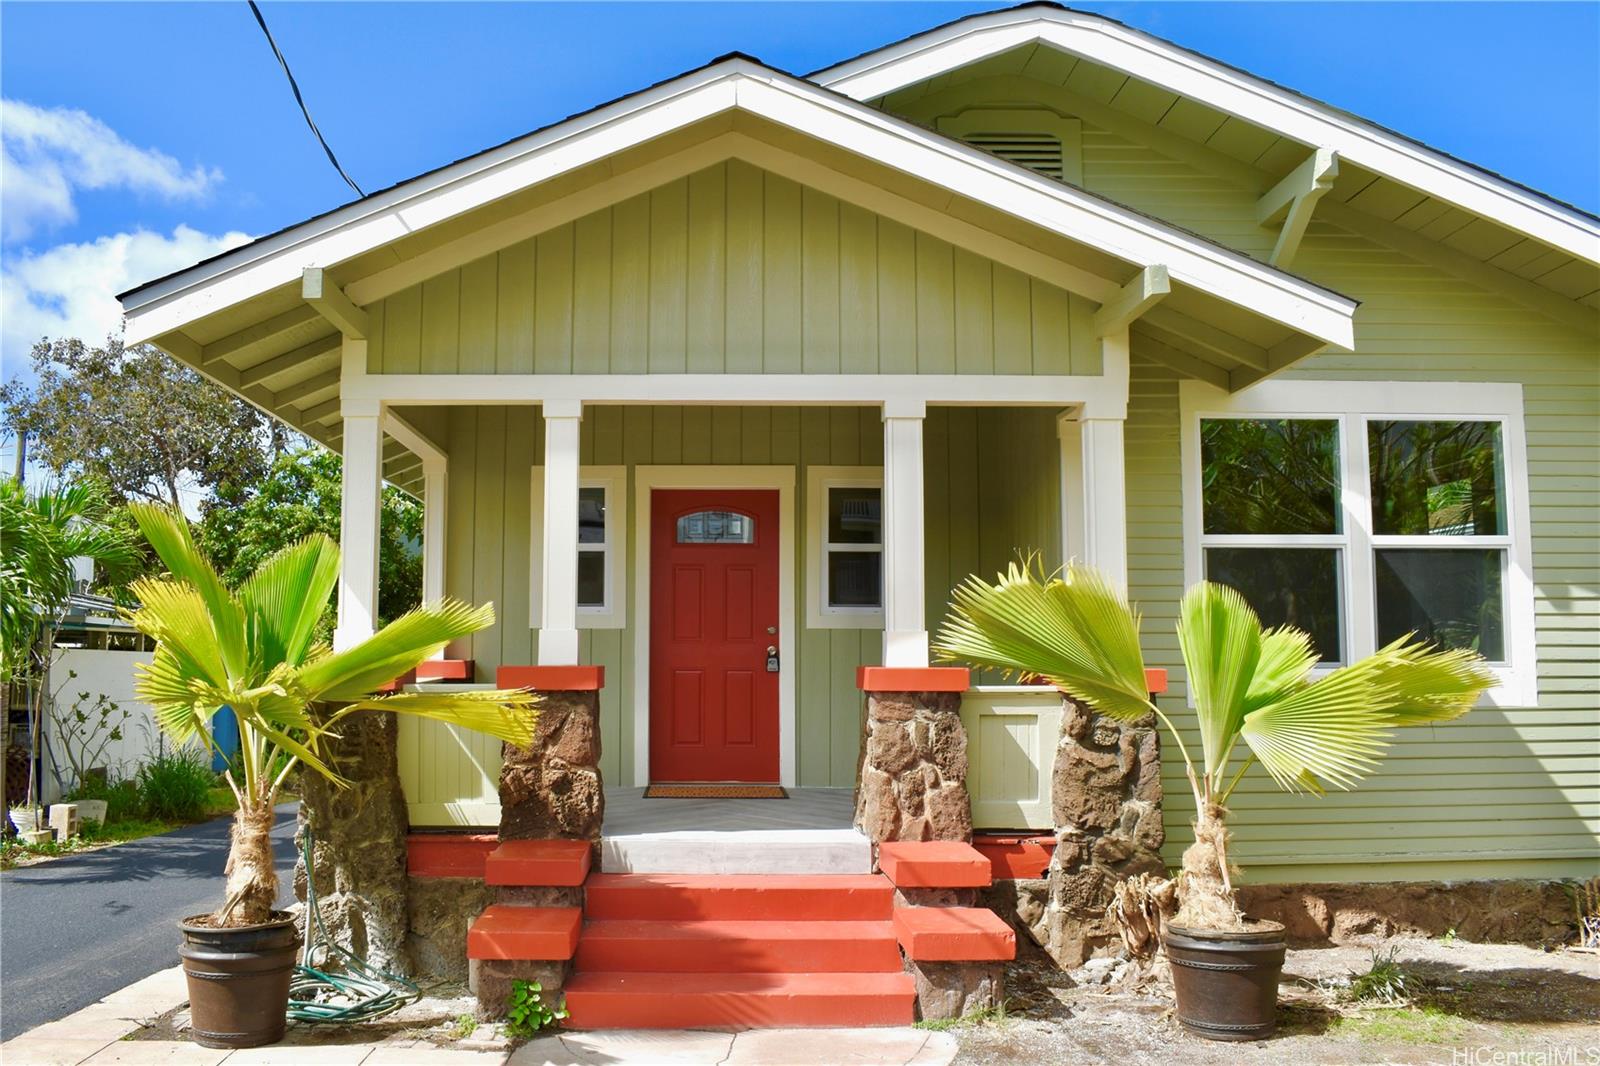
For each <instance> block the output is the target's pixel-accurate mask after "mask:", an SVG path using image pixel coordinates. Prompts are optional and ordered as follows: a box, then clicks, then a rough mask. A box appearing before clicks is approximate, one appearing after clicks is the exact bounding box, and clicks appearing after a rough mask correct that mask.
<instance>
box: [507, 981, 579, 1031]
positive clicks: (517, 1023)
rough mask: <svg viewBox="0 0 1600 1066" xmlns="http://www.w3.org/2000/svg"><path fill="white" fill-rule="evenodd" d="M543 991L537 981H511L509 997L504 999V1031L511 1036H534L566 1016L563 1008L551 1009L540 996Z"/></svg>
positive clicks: (552, 1026)
mask: <svg viewBox="0 0 1600 1066" xmlns="http://www.w3.org/2000/svg"><path fill="white" fill-rule="evenodd" d="M542 991H544V989H543V987H542V986H541V985H540V984H539V982H538V981H512V982H511V998H510V999H509V1000H507V1001H506V1032H508V1033H510V1034H511V1035H512V1036H535V1035H537V1034H539V1033H541V1032H543V1031H544V1030H546V1029H553V1028H555V1027H556V1025H558V1024H559V1023H560V1022H561V1020H562V1019H563V1018H565V1017H566V1016H567V1012H566V1009H565V1008H557V1009H555V1010H552V1009H551V1008H550V1007H549V1006H548V1005H546V1004H545V1002H544V1000H543V999H542V998H541V997H540V993H541V992H542Z"/></svg>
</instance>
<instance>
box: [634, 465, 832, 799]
mask: <svg viewBox="0 0 1600 1066" xmlns="http://www.w3.org/2000/svg"><path fill="white" fill-rule="evenodd" d="M794 488H795V468H794V467H792V466H636V467H634V468H633V492H634V501H633V515H634V519H633V529H634V542H633V543H634V576H633V618H634V626H633V680H634V684H633V783H634V785H636V786H644V785H648V784H649V783H650V556H651V552H652V548H653V545H652V543H651V539H650V513H651V505H652V503H653V494H654V492H655V490H656V489H776V490H777V493H778V655H779V660H778V661H779V662H780V663H781V664H782V669H781V670H779V672H778V775H779V782H780V783H781V784H782V785H783V786H784V787H786V788H794V787H795V684H794V678H795V674H794V671H795V668H796V666H798V665H799V661H798V660H797V659H796V658H795V631H794V630H795V627H796V626H797V625H801V624H802V623H801V621H800V619H799V618H798V616H797V614H796V611H795V588H794V580H795V544H794V537H795V511H794Z"/></svg>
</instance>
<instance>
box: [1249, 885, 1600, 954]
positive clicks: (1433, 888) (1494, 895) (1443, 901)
mask: <svg viewBox="0 0 1600 1066" xmlns="http://www.w3.org/2000/svg"><path fill="white" fill-rule="evenodd" d="M1239 906H1240V908H1241V909H1242V910H1243V911H1244V912H1245V913H1246V914H1248V915H1249V916H1250V917H1252V918H1267V919H1271V920H1272V921H1276V922H1282V923H1283V924H1284V927H1285V929H1286V931H1287V933H1288V936H1289V941H1290V943H1292V944H1297V945H1317V944H1327V943H1330V942H1331V943H1334V944H1344V943H1352V942H1360V941H1362V940H1364V939H1367V938H1376V937H1388V936H1395V935H1397V934H1411V935H1420V936H1430V937H1436V936H1443V935H1444V934H1445V933H1447V932H1449V931H1451V930H1452V929H1453V930H1455V935H1456V936H1458V937H1460V938H1461V939H1463V940H1473V941H1480V942H1487V943H1511V944H1531V945H1536V946H1552V945H1556V944H1567V943H1571V942H1572V941H1573V940H1574V938H1575V937H1576V935H1577V928H1578V919H1577V914H1576V912H1575V910H1574V908H1573V902H1572V897H1571V896H1570V895H1569V894H1568V891H1567V887H1566V885H1565V884H1564V883H1563V882H1560V881H1464V882H1456V883H1445V882H1440V881H1423V882H1399V881H1394V882H1375V883H1367V884H1307V885H1241V886H1239Z"/></svg>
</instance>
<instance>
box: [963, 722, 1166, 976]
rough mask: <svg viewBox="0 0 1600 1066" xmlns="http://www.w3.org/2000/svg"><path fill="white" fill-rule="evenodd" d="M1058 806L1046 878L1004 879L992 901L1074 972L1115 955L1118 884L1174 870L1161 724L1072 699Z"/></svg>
mask: <svg viewBox="0 0 1600 1066" xmlns="http://www.w3.org/2000/svg"><path fill="white" fill-rule="evenodd" d="M1152 717H1153V716H1152ZM1051 802H1052V806H1053V809H1054V815H1055V823H1056V827H1057V828H1056V850H1055V854H1054V855H1053V856H1052V857H1051V860H1050V866H1049V868H1048V869H1047V870H1046V871H1045V876H1044V877H1043V878H1040V879H1038V880H1027V881H1001V882H996V884H995V886H994V887H993V888H991V889H990V890H989V893H988V899H987V902H988V903H989V905H990V906H991V907H993V909H994V910H995V912H996V913H997V914H999V915H1000V916H1001V917H1003V918H1006V919H1008V920H1009V921H1011V923H1012V924H1013V925H1014V926H1015V927H1016V929H1017V930H1018V932H1019V933H1021V934H1023V935H1024V936H1026V937H1027V938H1028V939H1030V940H1032V941H1033V942H1034V943H1036V944H1038V945H1039V946H1040V947H1041V948H1043V949H1044V950H1045V952H1046V953H1047V954H1049V956H1050V957H1051V958H1052V959H1054V960H1055V961H1056V963H1057V965H1059V966H1061V967H1062V968H1063V969H1068V970H1072V969H1076V968H1077V967H1079V966H1081V965H1082V964H1083V962H1084V960H1086V959H1088V958H1089V957H1090V956H1091V955H1093V954H1095V953H1096V952H1103V951H1109V950H1114V949H1115V948H1116V946H1117V944H1118V935H1117V929H1116V925H1115V923H1114V922H1113V921H1112V919H1111V918H1110V916H1109V915H1108V914H1107V913H1106V908H1107V906H1108V905H1109V904H1110V903H1111V900H1112V890H1113V888H1114V887H1115V886H1116V883H1117V882H1118V881H1120V880H1122V879H1124V878H1127V877H1132V876H1134V875H1135V874H1139V873H1144V872H1147V871H1148V872H1151V873H1158V874H1159V873H1163V872H1164V871H1165V869H1166V867H1165V864H1164V863H1163V862H1162V861H1161V854H1160V849H1161V845H1162V842H1163V841H1164V840H1165V838H1166V834H1165V830H1164V829H1163V828H1162V824H1161V742H1160V738H1159V737H1158V735H1157V734H1156V731H1155V728H1154V722H1153V721H1151V720H1150V719H1146V720H1143V721H1140V722H1136V723H1122V722H1118V721H1116V720H1115V719H1112V718H1107V717H1106V716H1104V715H1100V714H1095V713H1093V712H1092V711H1090V710H1089V709H1088V708H1086V707H1082V706H1080V705H1078V704H1076V703H1074V702H1073V701H1071V700H1067V701H1066V706H1065V708H1064V713H1063V715H1062V719H1061V739H1060V742H1059V744H1058V746H1057V748H1056V758H1055V774H1054V777H1053V779H1052V782H1051Z"/></svg>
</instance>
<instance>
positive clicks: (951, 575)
mask: <svg viewBox="0 0 1600 1066" xmlns="http://www.w3.org/2000/svg"><path fill="white" fill-rule="evenodd" d="M446 414H447V418H448V433H447V438H448V447H449V450H450V482H449V484H450V504H449V529H448V536H449V550H448V552H447V563H446V584H447V591H448V593H449V594H450V595H452V596H459V597H462V598H467V599H471V600H472V601H473V602H477V603H483V602H489V601H492V602H493V603H494V604H495V607H496V614H497V621H496V624H495V626H494V627H493V628H491V629H488V630H486V631H484V632H482V633H479V634H476V635H475V636H473V637H471V638H469V639H468V640H466V641H463V642H462V643H461V645H460V646H458V647H456V648H454V649H452V654H454V655H459V656H462V657H467V658H472V659H474V660H476V663H477V670H478V677H479V679H480V680H491V679H492V678H493V676H494V671H495V669H496V667H498V666H499V665H501V664H502V663H504V664H523V663H531V662H532V661H533V657H534V655H535V653H536V651H537V648H538V635H537V633H536V632H535V631H534V630H533V629H532V628H531V627H530V626H529V621H528V618H529V602H528V601H529V589H528V583H529V562H530V559H529V551H530V547H529V546H530V543H531V541H530V522H531V518H530V513H529V512H530V503H529V486H530V483H531V478H532V474H531V470H532V468H533V467H534V466H536V465H539V464H541V463H542V462H543V439H544V429H543V421H542V419H541V418H540V416H539V414H538V410H537V408H531V407H501V408H466V407H463V408H451V409H448V410H447V412H446ZM926 438H927V463H926V474H927V484H926V491H927V498H928V510H927V558H928V566H927V580H928V584H927V600H928V624H929V627H930V628H933V627H935V626H936V625H937V624H938V622H939V620H940V619H942V618H943V616H944V613H945V605H946V601H947V594H948V591H949V589H950V587H951V585H953V584H954V583H955V582H956V581H958V580H960V578H961V577H964V576H965V575H966V574H968V573H971V572H974V571H976V572H980V573H993V572H994V571H995V570H997V569H1000V568H1001V567H1003V566H1004V565H1005V563H1006V561H1007V560H1008V559H1009V558H1012V557H1014V556H1015V554H1016V553H1017V552H1018V551H1023V550H1040V551H1043V552H1044V553H1045V557H1046V560H1047V562H1048V563H1049V564H1050V565H1052V566H1053V565H1057V564H1058V563H1059V561H1060V560H1059V547H1058V546H1059V544H1060V532H1059V530H1060V517H1059V515H1060V502H1059V500H1060V497H1059V481H1060V478H1059V463H1058V460H1057V455H1058V450H1057V445H1056V439H1055V420H1054V416H1053V414H1052V413H1051V412H1048V411H1043V410H1038V409H1022V410H1016V409H1007V410H1000V409H977V408H933V409H930V411H929V412H928V421H927V429H926ZM580 456H581V462H582V463H583V464H584V465H586V466H617V465H625V466H628V467H629V468H630V477H629V484H630V488H629V495H630V499H629V503H628V521H627V530H626V537H627V540H628V549H627V550H628V556H627V558H628V560H629V570H630V577H629V589H628V595H627V603H626V604H625V605H624V610H625V611H626V613H627V621H628V625H627V628H624V629H585V630H582V631H581V637H580V647H579V653H580V656H581V658H582V660H583V661H584V662H585V663H592V664H597V665H601V666H604V667H605V669H606V688H605V691H604V693H603V694H602V696H601V701H600V704H601V716H600V717H601V751H602V755H601V770H602V773H603V774H604V776H605V779H606V780H607V781H609V782H612V783H619V782H621V783H631V782H632V780H633V773H634V767H633V742H634V729H633V705H634V699H635V695H636V693H637V691H638V686H639V685H640V684H643V683H644V679H643V678H641V677H638V676H636V675H635V673H634V670H633V641H634V629H633V626H634V624H636V619H635V618H634V617H633V597H634V593H635V590H636V585H635V582H636V578H634V577H633V576H632V575H633V574H634V573H636V567H635V566H634V565H633V563H634V560H636V559H637V558H638V552H639V551H640V550H641V549H642V547H643V546H641V545H638V544H636V543H634V522H635V519H636V516H637V513H638V512H637V510H636V508H637V507H638V505H639V501H638V499H637V497H636V494H635V491H634V489H633V488H632V484H633V480H634V478H633V476H632V471H631V468H632V467H636V466H649V465H695V466H698V465H780V466H794V467H795V468H796V474H795V486H796V487H795V512H796V526H797V528H796V530H795V566H796V573H795V586H796V589H797V594H796V615H795V617H794V619H793V620H792V621H791V623H790V624H791V625H794V626H795V627H797V628H796V630H795V632H796V652H797V655H798V659H799V661H798V662H795V663H792V664H791V663H786V664H784V669H785V670H789V671H793V676H794V677H795V679H796V687H797V693H796V694H797V708H798V715H797V717H798V723H799V729H798V736H797V737H796V753H797V763H798V766H797V770H798V780H799V783H800V784H801V785H803V786H827V787H835V788H848V787H851V786H852V785H854V783H855V771H856V757H857V754H858V751H859V742H860V728H861V724H860V714H861V697H860V693H858V692H857V691H856V688H855V670H856V667H857V666H860V665H862V664H871V663H876V662H878V661H879V658H880V656H881V654H882V634H881V632H880V631H879V630H875V629H874V630H854V629H832V630H827V629H808V628H806V627H805V596H804V592H803V590H804V587H805V586H804V584H803V582H804V581H805V580H806V577H807V575H806V573H805V559H806V550H805V537H806V531H807V527H808V523H807V516H806V507H807V500H806V499H805V485H806V467H808V466H810V465H822V466H881V465H882V463H883V425H882V421H881V419H880V417H879V413H878V411H877V409H876V408H870V407H833V408H825V407H746V408H737V407H594V408H590V409H588V410H586V411H585V413H584V418H583V422H582V427H581V431H580ZM980 515H982V516H984V520H983V521H982V522H981V523H980V521H979V516H980Z"/></svg>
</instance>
